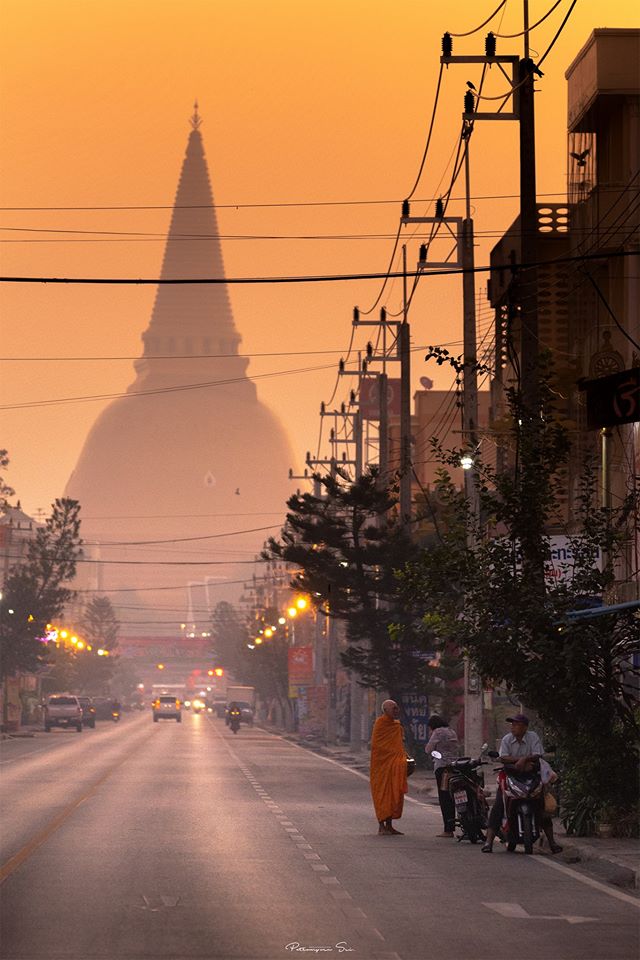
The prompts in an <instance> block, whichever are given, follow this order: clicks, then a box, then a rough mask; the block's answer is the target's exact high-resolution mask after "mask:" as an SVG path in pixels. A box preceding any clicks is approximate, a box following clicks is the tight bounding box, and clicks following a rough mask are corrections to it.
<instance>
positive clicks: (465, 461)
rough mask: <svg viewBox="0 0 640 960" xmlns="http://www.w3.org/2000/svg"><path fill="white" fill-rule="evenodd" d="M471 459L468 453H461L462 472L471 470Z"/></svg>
mask: <svg viewBox="0 0 640 960" xmlns="http://www.w3.org/2000/svg"><path fill="white" fill-rule="evenodd" d="M473 462H474V461H473V457H472V456H471V454H470V453H463V455H462V456H461V457H460V466H461V467H462V469H463V470H471V469H472V467H473Z"/></svg>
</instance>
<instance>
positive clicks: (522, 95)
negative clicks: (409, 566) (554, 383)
mask: <svg viewBox="0 0 640 960" xmlns="http://www.w3.org/2000/svg"><path fill="white" fill-rule="evenodd" d="M523 18H524V50H523V57H522V59H520V58H519V57H517V56H513V55H510V56H497V55H496V47H495V39H496V38H495V36H494V35H493V34H491V33H490V34H489V35H488V36H487V38H486V40H485V56H453V52H452V51H453V45H452V39H451V36H450V35H449V34H445V37H444V38H443V47H442V49H443V56H442V57H441V58H440V62H441V63H443V64H445V65H446V66H448V65H449V64H452V63H460V64H462V63H464V64H471V63H474V64H482V65H484V66H489V67H491V66H494V65H495V66H497V67H498V69H499V70H500V72H501V73H502V74H504V76H505V77H506V79H507V80H509V82H510V84H511V90H510V91H508V92H507V94H505V97H504V99H503V100H502V102H501V103H500V106H499V107H498V109H497V111H494V112H481V111H479V110H478V109H477V107H478V104H479V99H476V98H475V97H474V95H473V94H472V93H471V92H470V91H468V92H467V94H466V96H465V110H464V113H463V121H464V123H465V124H466V125H467V127H468V133H467V142H466V145H465V174H466V201H467V209H466V216H465V221H464V224H463V242H462V253H463V268H464V275H463V276H464V280H463V283H464V394H463V431H464V438H465V441H466V442H467V443H468V444H469V447H470V459H471V461H472V459H473V451H475V449H476V448H477V434H476V431H477V409H478V407H477V404H478V396H477V374H476V370H477V361H476V342H475V341H476V332H475V298H474V295H473V290H474V280H473V278H474V274H473V272H472V271H473V266H474V259H473V222H472V220H471V215H470V212H471V208H470V198H471V191H470V184H469V139H470V135H471V131H472V129H473V124H475V123H476V122H477V121H478V120H517V121H518V124H519V135H520V230H521V254H520V261H521V263H523V264H529V265H530V264H534V263H535V261H536V256H537V231H538V213H537V197H536V160H535V117H534V103H533V99H534V86H533V81H534V71H535V66H534V64H533V63H532V61H531V59H530V50H529V5H528V0H524V10H523ZM506 68H507V69H508V68H510V70H511V77H509V74H508V73H507V69H506ZM509 100H511V111H509V110H505V106H506V104H507V103H508V101H509ZM518 279H519V283H518V296H517V299H518V301H519V305H520V320H521V371H522V380H521V390H522V399H523V404H524V408H525V412H526V413H528V415H529V416H535V415H536V411H537V408H538V403H539V381H538V354H539V349H538V304H537V285H538V276H537V268H536V267H535V266H527V267H524V268H521V269H520V271H519V278H518ZM472 357H473V361H474V369H473V370H472V369H471V363H470V361H471V358H472ZM466 474H467V476H465V490H466V493H467V497H468V498H469V502H470V505H471V515H472V517H474V518H478V519H479V503H478V500H477V486H476V479H475V476H474V475H473V465H472V464H471V469H469V470H467V471H466ZM481 741H482V690H481V685H480V683H479V679H478V677H477V676H475V675H474V673H473V671H472V670H471V669H470V665H469V663H468V662H465V752H466V753H473V752H474V751H475V749H476V748H477V747H479V746H480V745H481Z"/></svg>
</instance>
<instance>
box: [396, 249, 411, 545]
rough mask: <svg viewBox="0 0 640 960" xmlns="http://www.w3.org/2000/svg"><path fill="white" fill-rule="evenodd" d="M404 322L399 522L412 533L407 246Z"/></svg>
mask: <svg viewBox="0 0 640 960" xmlns="http://www.w3.org/2000/svg"><path fill="white" fill-rule="evenodd" d="M402 288H403V290H402V304H403V305H402V323H401V324H400V329H399V330H398V339H399V343H398V348H399V353H400V523H401V524H402V526H403V527H404V529H405V531H406V532H410V531H411V470H412V457H411V336H410V332H409V320H408V316H409V301H408V298H407V246H406V244H403V247H402Z"/></svg>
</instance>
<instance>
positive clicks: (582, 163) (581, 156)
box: [569, 147, 591, 167]
mask: <svg viewBox="0 0 640 960" xmlns="http://www.w3.org/2000/svg"><path fill="white" fill-rule="evenodd" d="M590 152H591V147H587V149H586V150H583V151H582V153H570V154H569V156H570V157H573V159H574V160H575V161H576V164H577V166H579V167H586V165H587V157H588V156H589V153H590Z"/></svg>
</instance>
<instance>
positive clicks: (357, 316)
mask: <svg viewBox="0 0 640 960" xmlns="http://www.w3.org/2000/svg"><path fill="white" fill-rule="evenodd" d="M353 322H354V323H360V308H359V307H354V308H353Z"/></svg>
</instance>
